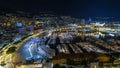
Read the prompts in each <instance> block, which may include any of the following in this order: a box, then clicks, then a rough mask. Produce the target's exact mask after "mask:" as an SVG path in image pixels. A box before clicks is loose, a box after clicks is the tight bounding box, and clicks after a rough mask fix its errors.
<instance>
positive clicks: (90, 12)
mask: <svg viewBox="0 0 120 68" xmlns="http://www.w3.org/2000/svg"><path fill="white" fill-rule="evenodd" d="M0 7H5V8H9V9H18V10H24V11H30V12H39V11H53V12H56V13H58V14H66V15H71V16H77V17H92V16H118V17H120V0H0Z"/></svg>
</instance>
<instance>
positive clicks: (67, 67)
mask: <svg viewBox="0 0 120 68" xmlns="http://www.w3.org/2000/svg"><path fill="white" fill-rule="evenodd" d="M21 15H23V14H18V13H16V14H15V13H6V14H2V15H1V16H0V38H1V39H0V68H21V67H22V68H100V67H101V68H110V67H112V68H119V66H120V57H119V56H120V55H119V54H120V24H119V21H99V20H93V19H92V18H87V19H84V18H82V19H79V18H74V17H71V16H56V15H53V14H47V13H40V14H38V15H33V16H30V15H29V14H28V15H27V14H25V13H24V16H21Z"/></svg>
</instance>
